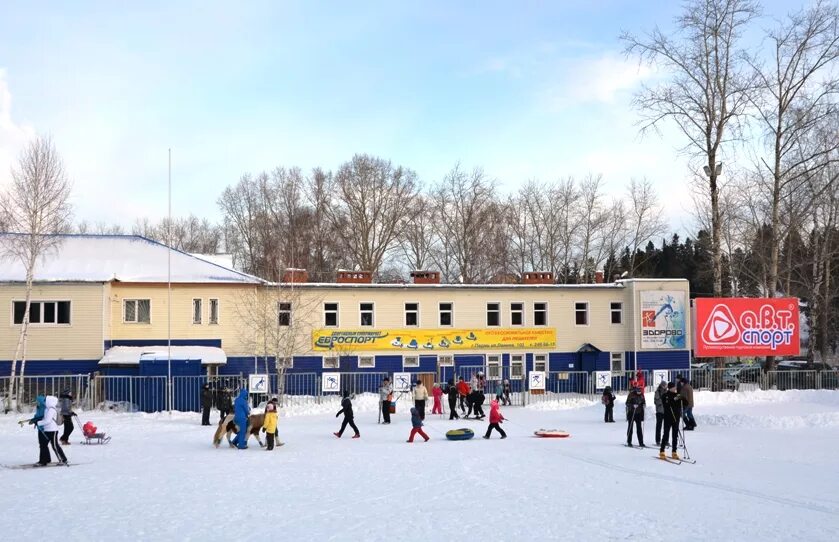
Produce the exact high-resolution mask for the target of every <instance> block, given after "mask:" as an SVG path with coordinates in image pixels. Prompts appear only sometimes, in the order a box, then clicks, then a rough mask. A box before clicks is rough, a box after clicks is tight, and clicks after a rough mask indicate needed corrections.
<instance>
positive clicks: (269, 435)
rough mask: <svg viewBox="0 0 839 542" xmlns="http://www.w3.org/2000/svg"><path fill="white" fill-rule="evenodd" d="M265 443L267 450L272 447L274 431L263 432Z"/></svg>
mask: <svg viewBox="0 0 839 542" xmlns="http://www.w3.org/2000/svg"><path fill="white" fill-rule="evenodd" d="M265 443H266V444H267V445H268V449H269V450H273V449H274V433H266V434H265Z"/></svg>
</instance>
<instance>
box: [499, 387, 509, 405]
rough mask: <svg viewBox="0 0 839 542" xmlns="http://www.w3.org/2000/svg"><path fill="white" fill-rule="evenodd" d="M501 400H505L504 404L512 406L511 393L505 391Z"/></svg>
mask: <svg viewBox="0 0 839 542" xmlns="http://www.w3.org/2000/svg"><path fill="white" fill-rule="evenodd" d="M501 398H502V399H503V400H504V404H505V405H509V404H510V392H509V391H506V390H505V391H504V394H503V395H502V396H501Z"/></svg>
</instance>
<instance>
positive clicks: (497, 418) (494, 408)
mask: <svg viewBox="0 0 839 542" xmlns="http://www.w3.org/2000/svg"><path fill="white" fill-rule="evenodd" d="M502 423H504V416H502V415H501V409H500V408H499V407H498V401H496V400H493V401H491V402H490V403H489V427H487V432H486V434H485V435H484V438H485V439H489V435H490V433H492V430H493V429H495V430H497V431H498V432H499V433H501V438H502V439H504V438H507V433H505V432H504V430H503V429H501V424H502Z"/></svg>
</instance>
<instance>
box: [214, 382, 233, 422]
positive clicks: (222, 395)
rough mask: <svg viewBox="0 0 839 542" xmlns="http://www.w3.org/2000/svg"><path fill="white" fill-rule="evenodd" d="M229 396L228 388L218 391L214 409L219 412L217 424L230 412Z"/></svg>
mask: <svg viewBox="0 0 839 542" xmlns="http://www.w3.org/2000/svg"><path fill="white" fill-rule="evenodd" d="M230 394H231V391H230V390H229V389H228V388H222V389H220V390H218V403H217V404H216V408H218V410H219V415H220V417H219V422H221V420H223V419H224V418H226V417H227V415H228V414H230V412H231V405H230Z"/></svg>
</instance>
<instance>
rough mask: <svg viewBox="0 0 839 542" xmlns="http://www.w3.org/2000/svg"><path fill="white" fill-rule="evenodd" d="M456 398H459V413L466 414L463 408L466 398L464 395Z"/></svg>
mask: <svg viewBox="0 0 839 542" xmlns="http://www.w3.org/2000/svg"><path fill="white" fill-rule="evenodd" d="M458 397H460V411H461V412H466V407H465V406H464V405H465V404H466V396H465V395H459V396H458ZM470 410H471V409H470Z"/></svg>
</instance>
